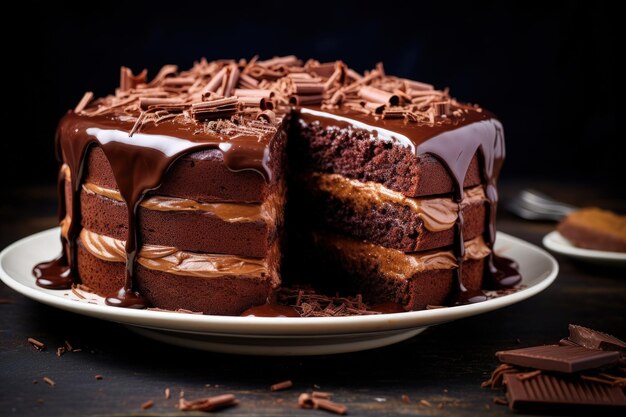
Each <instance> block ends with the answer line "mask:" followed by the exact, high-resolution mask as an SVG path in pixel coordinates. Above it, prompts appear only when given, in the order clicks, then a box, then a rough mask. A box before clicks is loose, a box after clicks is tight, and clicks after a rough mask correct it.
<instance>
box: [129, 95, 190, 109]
mask: <svg viewBox="0 0 626 417" xmlns="http://www.w3.org/2000/svg"><path fill="white" fill-rule="evenodd" d="M181 104H183V102H182V101H181V100H180V99H178V98H150V97H146V98H141V99H139V107H140V108H141V109H142V110H148V109H149V108H151V107H161V106H163V107H167V106H170V107H172V106H177V105H181ZM180 107H181V108H182V107H183V106H180Z"/></svg>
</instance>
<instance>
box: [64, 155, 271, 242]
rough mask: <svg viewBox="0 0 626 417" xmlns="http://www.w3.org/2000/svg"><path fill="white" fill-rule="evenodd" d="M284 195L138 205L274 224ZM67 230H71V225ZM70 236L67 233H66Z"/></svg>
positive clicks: (149, 200) (164, 199)
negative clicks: (235, 200)
mask: <svg viewBox="0 0 626 417" xmlns="http://www.w3.org/2000/svg"><path fill="white" fill-rule="evenodd" d="M61 171H62V174H63V176H64V178H65V180H66V181H71V173H70V169H69V167H68V166H67V164H63V166H62V167H61ZM82 188H83V190H84V191H85V192H87V193H91V194H97V195H99V196H102V197H107V198H110V199H112V200H115V201H119V202H124V198H122V194H121V193H120V192H119V191H118V190H114V189H111V188H105V187H101V186H99V185H97V184H94V183H91V182H84V183H83V184H82ZM283 196H284V194H283V193H282V192H279V193H274V194H272V195H271V196H270V197H269V198H267V199H266V200H265V202H263V203H262V204H254V203H203V202H199V201H195V200H190V199H185V198H178V197H169V196H151V197H146V198H144V199H143V200H142V201H141V203H140V204H139V205H140V206H141V207H143V208H146V209H148V210H156V211H203V212H207V213H211V214H214V215H215V216H217V217H219V218H220V219H222V220H224V221H227V222H254V221H259V220H260V221H265V222H272V223H273V222H274V221H275V219H276V215H277V209H278V207H279V206H280V204H281V201H279V200H282V198H283ZM67 228H69V223H68V226H67ZM66 234H67V233H66Z"/></svg>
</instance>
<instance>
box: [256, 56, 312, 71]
mask: <svg viewBox="0 0 626 417" xmlns="http://www.w3.org/2000/svg"><path fill="white" fill-rule="evenodd" d="M301 63H302V61H300V60H299V59H298V58H297V57H296V56H295V55H287V56H282V57H274V58H272V59H268V60H266V61H257V63H256V64H257V65H259V66H261V67H266V68H272V67H277V66H291V65H300V64H301Z"/></svg>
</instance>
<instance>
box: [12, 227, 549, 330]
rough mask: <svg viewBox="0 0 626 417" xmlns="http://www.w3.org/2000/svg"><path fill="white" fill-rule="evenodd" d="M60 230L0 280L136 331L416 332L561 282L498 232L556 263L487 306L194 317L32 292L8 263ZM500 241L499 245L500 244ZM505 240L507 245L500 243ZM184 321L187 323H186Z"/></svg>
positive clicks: (49, 302) (68, 308) (36, 297)
mask: <svg viewBox="0 0 626 417" xmlns="http://www.w3.org/2000/svg"><path fill="white" fill-rule="evenodd" d="M58 231H59V228H58V227H55V228H52V229H48V230H44V231H41V232H37V233H34V234H32V235H29V236H26V237H24V238H22V239H19V240H17V241H15V242H13V243H12V244H10V245H9V246H7V247H6V248H5V249H4V250H2V252H0V280H2V281H3V282H4V283H5V284H6V285H8V286H9V287H10V288H12V289H13V290H15V291H17V292H19V293H21V294H22V295H24V296H26V297H28V298H31V299H33V300H35V301H38V302H41V303H43V304H46V305H49V306H52V307H56V308H60V309H62V310H66V311H70V312H73V313H77V314H82V315H86V316H90V317H96V318H99V319H103V320H107V321H113V322H118V323H122V324H129V325H135V326H142V324H143V325H145V326H146V327H152V328H161V329H164V330H178V331H183V332H184V331H196V332H205V333H214V334H215V333H223V334H243V335H251V336H253V335H293V336H306V335H316V334H320V333H324V334H349V333H366V332H379V331H384V330H395V329H397V330H400V329H407V330H408V329H412V328H415V327H423V326H431V325H436V324H441V323H445V322H449V321H453V320H457V319H460V318H464V317H469V316H474V315H478V314H483V313H487V312H490V311H493V310H497V309H499V308H503V307H506V306H509V305H512V304H515V303H518V302H521V301H523V300H525V299H528V298H530V297H533V296H535V295H537V294H538V293H540V292H542V291H543V290H545V289H546V288H547V287H549V286H550V285H551V284H552V283H553V282H554V280H555V279H556V277H557V275H558V272H559V265H558V262H557V261H556V259H555V258H554V257H553V256H552V255H551V254H549V253H548V252H547V251H545V250H544V249H542V248H540V247H539V246H537V245H533V244H532V243H529V242H526V241H524V240H522V239H520V238H517V237H514V236H511V235H509V234H506V233H503V232H498V235H497V239H498V238H504V239H505V240H508V241H510V242H512V243H514V244H515V245H520V246H522V247H524V248H525V249H529V250H530V251H532V252H535V253H538V254H540V255H541V256H543V257H544V258H545V260H547V261H548V263H549V264H550V269H549V270H547V271H546V276H544V277H543V278H542V279H541V280H540V281H539V282H537V283H536V284H534V285H532V286H530V287H528V288H525V289H522V290H520V291H517V292H515V293H512V294H508V295H504V296H501V297H498V298H493V299H490V300H488V301H485V302H483V303H477V304H469V305H461V306H455V307H449V308H445V309H433V310H419V311H410V312H404V313H395V314H381V315H368V316H348V317H307V318H305V319H302V320H296V319H294V318H284V317H283V318H281V317H240V316H218V315H192V314H181V313H175V312H161V311H149V310H133V309H122V308H117V307H110V306H103V305H95V304H89V303H84V302H76V301H72V300H71V299H68V298H63V297H59V296H58V295H54V294H51V293H49V292H50V291H51V290H45V289H39V288H31V287H29V286H27V285H25V284H23V283H21V282H20V281H18V279H15V278H13V277H11V276H10V275H9V273H8V272H7V271H5V269H4V260H5V258H7V257H9V256H10V254H11V253H12V252H13V251H15V250H17V249H18V248H19V247H21V246H24V245H28V244H29V243H31V242H32V241H33V240H37V239H42V238H45V237H47V235H53V234H56V233H58ZM496 241H497V240H496ZM500 241H501V240H500ZM181 319H183V320H181Z"/></svg>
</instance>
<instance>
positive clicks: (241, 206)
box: [83, 182, 276, 222]
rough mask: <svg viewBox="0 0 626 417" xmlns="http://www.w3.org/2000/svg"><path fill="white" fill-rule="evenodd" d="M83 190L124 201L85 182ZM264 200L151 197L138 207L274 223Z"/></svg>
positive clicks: (232, 219) (273, 212)
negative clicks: (205, 201)
mask: <svg viewBox="0 0 626 417" xmlns="http://www.w3.org/2000/svg"><path fill="white" fill-rule="evenodd" d="M83 190H85V191H86V192H87V193H93V194H98V195H101V196H103V197H107V198H111V199H113V200H116V201H124V199H123V198H122V195H121V194H120V193H119V191H117V190H111V189H109V188H103V187H100V186H98V185H95V184H92V183H89V182H86V183H84V184H83ZM269 200H270V199H268V200H266V201H265V202H264V203H263V204H248V203H202V202H198V201H194V200H189V199H185V198H177V197H165V196H151V197H147V198H145V199H144V200H142V201H141V203H140V206H141V207H144V208H146V209H148V210H157V211H204V212H207V213H211V214H213V215H215V216H217V217H219V218H220V219H222V220H224V221H227V222H254V221H272V222H273V221H274V218H275V211H276V209H275V207H274V205H273V204H269ZM270 210H271V212H270Z"/></svg>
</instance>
